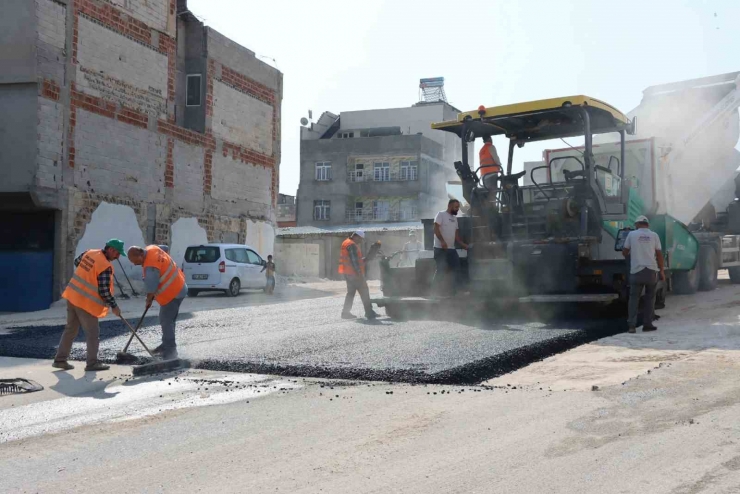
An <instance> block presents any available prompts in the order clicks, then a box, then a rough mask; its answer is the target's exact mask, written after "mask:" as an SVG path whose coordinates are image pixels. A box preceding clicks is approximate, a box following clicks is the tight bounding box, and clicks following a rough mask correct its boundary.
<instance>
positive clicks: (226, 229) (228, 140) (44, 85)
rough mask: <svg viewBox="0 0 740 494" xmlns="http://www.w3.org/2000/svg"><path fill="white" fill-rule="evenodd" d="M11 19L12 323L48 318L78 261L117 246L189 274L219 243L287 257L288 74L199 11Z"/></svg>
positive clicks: (38, 7) (69, 7)
mask: <svg viewBox="0 0 740 494" xmlns="http://www.w3.org/2000/svg"><path fill="white" fill-rule="evenodd" d="M0 12H1V13H2V15H0V114H1V115H2V116H3V117H2V119H0V231H2V233H3V235H1V237H2V238H1V239H0V271H2V272H3V276H2V279H3V282H2V283H0V292H2V293H0V301H3V302H0V304H4V305H0V311H3V310H34V309H39V308H44V305H47V306H48V303H49V302H51V301H52V300H54V299H57V298H58V297H59V296H60V293H61V291H62V290H63V288H64V286H65V285H66V283H67V281H68V279H69V277H70V276H71V273H72V271H73V264H72V260H73V259H74V257H75V255H77V254H79V253H80V252H82V251H83V250H85V249H88V248H92V247H96V248H100V247H101V246H102V245H103V242H104V240H105V239H106V238H109V237H119V238H121V239H122V240H124V241H125V242H126V244H129V245H130V244H132V243H137V244H147V243H156V244H167V245H170V248H171V253H172V254H173V256H174V257H175V259H176V260H178V261H179V260H181V258H182V255H183V252H184V248H185V247H186V246H187V245H188V244H192V243H200V242H206V241H224V242H240V243H242V242H246V243H249V244H251V245H253V246H255V247H257V248H258V249H259V250H260V251H261V252H268V251H271V250H272V244H273V238H274V227H275V222H276V214H275V210H276V202H277V195H278V194H277V185H278V178H279V177H278V175H279V164H280V105H281V100H282V74H281V73H280V72H279V71H277V70H276V69H274V68H273V67H271V66H269V65H267V64H265V63H263V62H262V61H260V60H259V59H257V58H256V57H255V54H254V53H253V52H252V51H250V50H248V49H246V48H244V47H242V46H239V45H238V44H236V43H235V42H233V41H231V40H229V39H227V38H226V37H224V36H223V35H221V34H219V33H218V32H216V31H214V30H213V29H211V28H208V27H205V26H204V25H203V24H202V23H201V22H200V21H198V19H197V18H196V17H195V16H193V15H192V14H191V13H190V12H189V11H188V9H187V4H186V1H185V0H177V1H176V0H147V1H142V0H5V1H4V2H2V5H1V6H0ZM116 268H118V269H119V274H120V268H119V267H118V266H117V265H116ZM123 268H124V269H125V270H126V271H127V272H128V274H129V275H131V276H134V277H140V276H141V274H140V273H141V271H140V269H139V268H135V267H134V266H132V265H131V264H129V263H128V262H127V261H125V260H123ZM29 275H32V276H33V280H34V281H33V283H28V277H29ZM24 285H25V286H26V287H29V288H28V290H29V291H28V293H19V292H18V290H19V289H23V287H24ZM6 292H7V293H6ZM8 300H11V301H10V302H8ZM29 300H30V301H29Z"/></svg>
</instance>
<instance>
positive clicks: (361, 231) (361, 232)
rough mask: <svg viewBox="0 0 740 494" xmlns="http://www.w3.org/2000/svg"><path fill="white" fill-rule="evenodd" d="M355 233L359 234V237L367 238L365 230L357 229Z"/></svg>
mask: <svg viewBox="0 0 740 494" xmlns="http://www.w3.org/2000/svg"><path fill="white" fill-rule="evenodd" d="M355 235H357V236H358V237H362V238H365V232H364V231H363V230H357V231H356V232H355Z"/></svg>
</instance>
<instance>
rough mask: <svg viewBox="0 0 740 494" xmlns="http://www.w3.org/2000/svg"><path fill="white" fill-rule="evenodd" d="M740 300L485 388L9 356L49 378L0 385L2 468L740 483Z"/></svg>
mask: <svg viewBox="0 0 740 494" xmlns="http://www.w3.org/2000/svg"><path fill="white" fill-rule="evenodd" d="M739 296H740V288H738V287H735V286H731V285H729V284H727V283H723V284H722V285H721V287H720V288H719V289H718V290H715V291H714V292H711V293H702V294H698V295H696V296H692V297H671V298H669V302H668V307H667V309H666V310H664V311H662V314H663V316H664V317H663V318H662V319H661V320H660V322H659V327H660V329H659V331H658V332H656V333H648V334H643V333H638V334H636V335H629V334H620V335H617V336H613V337H610V338H605V339H602V340H599V341H598V342H595V343H592V344H589V345H583V346H581V347H579V348H577V349H574V350H571V351H569V352H566V353H563V354H560V355H557V356H554V357H551V358H548V359H546V360H544V361H542V362H539V363H535V364H533V365H530V366H528V367H525V368H523V369H520V370H519V371H517V372H514V373H511V374H508V375H506V376H503V377H500V378H497V379H494V380H492V381H489V382H487V383H484V384H483V385H479V386H464V387H461V386H433V385H416V386H412V385H408V384H397V385H388V384H381V383H366V382H326V381H321V380H312V379H286V378H272V377H269V376H258V375H254V374H251V375H250V374H235V375H230V374H224V373H209V372H203V371H189V372H187V373H184V374H180V375H177V376H171V377H167V376H158V377H155V378H148V379H137V380H129V381H128V382H127V381H126V379H127V378H128V376H126V375H125V374H127V369H126V368H115V369H112V371H110V372H109V373H102V374H101V375H99V376H97V375H96V376H93V375H91V374H90V373H88V375H84V373H82V372H80V371H79V370H78V369H75V370H74V371H72V372H71V373H51V372H49V369H48V362H44V361H23V360H20V359H10V358H3V359H2V367H0V371H1V372H2V373H3V375H9V374H14V375H15V374H23V375H25V376H28V377H30V378H31V379H34V376H35V379H36V380H38V381H39V382H41V383H42V384H44V385H45V386H47V389H45V390H44V391H42V392H39V393H36V394H35V395H31V394H28V395H10V396H4V397H2V398H0V430H1V431H2V433H3V434H2V435H0V477H1V478H2V479H3V488H4V490H7V491H9V492H60V491H61V492H100V491H109V492H175V491H180V492H198V491H209V492H307V493H308V492H311V493H313V492H337V493H339V492H342V493H344V492H363V493H364V492H375V493H385V492H404V493H406V492H411V493H414V492H419V493H427V492H450V493H452V492H454V493H468V492H517V493H531V492H564V493H565V492H567V493H580V492H584V493H585V492H603V493H631V492H651V493H652V492H655V493H675V494H684V493H686V494H688V493H700V492H720V493H730V492H738V491H739V488H738V486H740V427H739V426H738V425H737V417H738V415H739V414H740V382H739V381H738V379H737V375H738V373H739V371H740V318H739V317H738V314H739V313H738V306H740V303H738V302H737V300H738V299H739ZM62 374H69V376H68V377H62ZM95 379H97V380H95ZM99 379H103V380H102V381H101V380H99ZM160 379H162V380H160ZM226 381H231V382H230V383H228V385H227V384H226ZM594 386H596V388H594ZM206 387H207V388H208V389H205V388H206ZM198 388H200V389H198ZM227 389H229V391H227ZM257 391H260V392H259V393H257ZM242 393H243V394H242ZM160 410H161V411H160Z"/></svg>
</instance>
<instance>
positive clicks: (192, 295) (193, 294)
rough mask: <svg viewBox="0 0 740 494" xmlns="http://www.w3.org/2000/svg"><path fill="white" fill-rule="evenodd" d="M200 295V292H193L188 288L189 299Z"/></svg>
mask: <svg viewBox="0 0 740 494" xmlns="http://www.w3.org/2000/svg"><path fill="white" fill-rule="evenodd" d="M199 293H200V290H191V289H190V288H188V297H197V296H198V294H199Z"/></svg>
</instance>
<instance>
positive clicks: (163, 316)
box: [128, 245, 188, 360]
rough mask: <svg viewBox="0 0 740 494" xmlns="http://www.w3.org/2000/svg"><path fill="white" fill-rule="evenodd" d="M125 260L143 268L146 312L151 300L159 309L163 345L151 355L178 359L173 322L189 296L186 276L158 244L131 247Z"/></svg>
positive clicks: (166, 358)
mask: <svg viewBox="0 0 740 494" xmlns="http://www.w3.org/2000/svg"><path fill="white" fill-rule="evenodd" d="M128 260H129V261H131V263H133V264H135V265H136V266H142V269H143V271H144V284H145V286H146V293H147V295H146V310H149V307H151V305H152V302H153V301H154V300H156V301H157V303H158V304H159V306H160V309H159V324H161V325H162V344H161V345H160V346H158V347H157V348H155V349H154V350H153V351H152V353H153V354H155V355H156V354H159V355H161V356H162V358H163V359H165V360H171V359H176V358H177V343H176V342H175V323H176V322H177V315H178V314H179V312H180V304H182V301H183V299H184V298H185V296H186V295H187V293H188V285H187V284H186V283H185V275H184V274H183V273H182V271H181V270H180V269H179V268H178V267H177V264H175V261H173V260H172V258H171V257H170V255H169V254H167V253H166V252H165V251H164V250H162V249H161V248H160V247H159V246H157V245H149V246H147V247H145V248H141V247H136V246H133V247H130V248H129V249H128Z"/></svg>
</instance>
